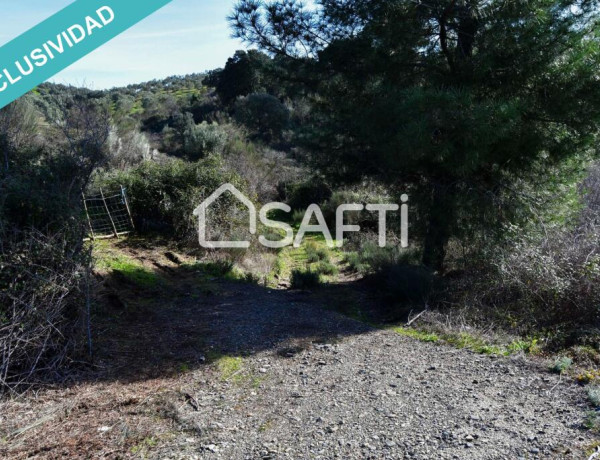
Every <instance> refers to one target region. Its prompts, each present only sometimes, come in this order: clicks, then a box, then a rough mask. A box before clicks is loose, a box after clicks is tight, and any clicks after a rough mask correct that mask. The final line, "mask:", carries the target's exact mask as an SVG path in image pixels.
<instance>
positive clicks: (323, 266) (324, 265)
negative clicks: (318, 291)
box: [315, 261, 340, 276]
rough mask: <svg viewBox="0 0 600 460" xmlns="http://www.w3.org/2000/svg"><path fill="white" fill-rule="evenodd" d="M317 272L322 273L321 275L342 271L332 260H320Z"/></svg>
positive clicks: (330, 274) (331, 274) (335, 273)
mask: <svg viewBox="0 0 600 460" xmlns="http://www.w3.org/2000/svg"><path fill="white" fill-rule="evenodd" d="M315 271H316V272H317V273H320V274H321V275H327V276H334V275H337V274H338V273H339V272H340V271H339V269H338V268H337V267H336V266H335V265H333V264H332V263H331V262H325V261H322V262H319V263H318V265H317V267H316V270H315Z"/></svg>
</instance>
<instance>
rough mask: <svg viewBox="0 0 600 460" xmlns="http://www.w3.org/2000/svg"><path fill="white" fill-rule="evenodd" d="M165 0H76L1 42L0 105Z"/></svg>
mask: <svg viewBox="0 0 600 460" xmlns="http://www.w3.org/2000/svg"><path fill="white" fill-rule="evenodd" d="M19 1H26V0H19ZM171 1H172V0H142V1H135V0H77V1H75V2H74V3H72V4H71V5H69V6H67V7H66V8H64V9H63V10H61V11H59V12H58V13H56V14H55V15H54V16H52V17H50V18H48V19H46V20H45V21H44V22H42V23H40V24H38V25H37V26H35V27H33V28H32V29H30V30H29V31H27V32H25V33H24V34H22V35H20V36H19V37H17V38H15V39H14V40H12V41H11V42H9V43H7V44H6V45H4V46H3V47H2V48H0V108H2V107H4V106H6V105H8V104H10V103H11V102H12V101H14V100H15V99H17V98H19V97H21V96H22V95H23V94H25V93H27V92H28V91H30V90H32V89H33V88H35V87H36V86H37V85H39V84H40V83H43V82H45V81H46V80H48V79H49V78H51V77H53V76H54V75H56V74H57V73H59V72H60V71H62V70H63V69H65V68H67V67H68V66H70V65H71V64H73V63H74V62H76V61H78V60H79V59H81V58H82V57H84V56H85V55H87V54H89V53H91V52H92V51H94V50H95V49H96V48H98V47H100V46H101V45H103V44H105V43H106V42H108V41H109V40H111V39H112V38H114V37H116V36H117V35H118V34H120V33H121V32H124V31H125V30H127V29H128V28H130V27H131V26H133V25H134V24H137V23H138V22H139V21H141V20H142V19H144V18H146V17H147V16H149V15H150V14H152V13H154V12H155V11H156V10H158V9H160V8H162V7H163V6H165V5H166V4H168V3H170V2H171ZM0 25H1V19H0Z"/></svg>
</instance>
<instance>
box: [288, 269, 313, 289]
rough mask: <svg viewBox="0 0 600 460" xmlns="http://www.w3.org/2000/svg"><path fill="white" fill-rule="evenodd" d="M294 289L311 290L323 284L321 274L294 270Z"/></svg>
mask: <svg viewBox="0 0 600 460" xmlns="http://www.w3.org/2000/svg"><path fill="white" fill-rule="evenodd" d="M290 282H291V285H292V289H311V288H314V287H317V286H318V285H319V284H320V283H321V277H320V276H319V273H317V272H314V271H311V270H308V271H303V270H293V271H292V276H291V279H290Z"/></svg>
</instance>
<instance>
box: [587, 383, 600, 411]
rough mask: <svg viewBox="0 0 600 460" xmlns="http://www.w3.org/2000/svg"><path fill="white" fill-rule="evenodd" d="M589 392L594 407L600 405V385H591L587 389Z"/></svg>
mask: <svg viewBox="0 0 600 460" xmlns="http://www.w3.org/2000/svg"><path fill="white" fill-rule="evenodd" d="M587 394H588V398H589V400H590V402H591V403H592V405H593V406H594V407H600V387H599V386H597V385H590V386H589V387H588V389H587Z"/></svg>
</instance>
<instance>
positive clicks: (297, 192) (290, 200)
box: [286, 178, 332, 220]
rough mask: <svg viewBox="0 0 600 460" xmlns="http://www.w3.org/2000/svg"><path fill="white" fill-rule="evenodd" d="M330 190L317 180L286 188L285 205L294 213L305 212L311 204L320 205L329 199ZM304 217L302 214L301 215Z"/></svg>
mask: <svg viewBox="0 0 600 460" xmlns="http://www.w3.org/2000/svg"><path fill="white" fill-rule="evenodd" d="M331 193H332V192H331V188H330V187H329V186H328V185H327V184H326V183H325V182H323V181H322V180H321V179H319V178H311V179H310V180H307V181H306V182H301V183H298V184H291V185H288V186H287V190H286V199H287V204H288V205H289V206H290V207H291V208H292V209H293V210H294V211H302V212H304V211H306V209H307V208H308V207H309V206H310V205H311V204H321V203H324V202H325V201H327V200H328V199H329V198H331ZM302 217H304V214H302ZM300 220H302V219H300Z"/></svg>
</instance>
